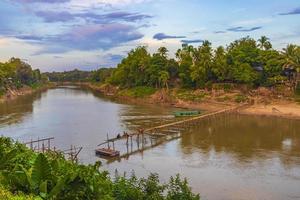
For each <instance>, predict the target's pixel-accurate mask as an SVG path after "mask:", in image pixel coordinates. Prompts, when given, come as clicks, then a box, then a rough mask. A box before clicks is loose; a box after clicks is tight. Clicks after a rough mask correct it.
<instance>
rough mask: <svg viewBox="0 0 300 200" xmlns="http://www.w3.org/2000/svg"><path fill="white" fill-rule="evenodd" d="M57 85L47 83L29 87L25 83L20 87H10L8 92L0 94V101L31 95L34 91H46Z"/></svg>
mask: <svg viewBox="0 0 300 200" xmlns="http://www.w3.org/2000/svg"><path fill="white" fill-rule="evenodd" d="M55 86H56V84H55V83H47V84H41V85H37V86H35V87H29V86H26V85H25V86H23V87H22V88H19V89H16V88H8V89H7V92H6V93H5V94H4V95H2V96H0V103H3V102H7V101H12V100H14V99H16V98H18V97H20V96H24V95H30V94H33V93H34V92H40V91H44V90H47V89H49V88H52V87H55Z"/></svg>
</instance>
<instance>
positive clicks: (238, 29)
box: [227, 26, 262, 32]
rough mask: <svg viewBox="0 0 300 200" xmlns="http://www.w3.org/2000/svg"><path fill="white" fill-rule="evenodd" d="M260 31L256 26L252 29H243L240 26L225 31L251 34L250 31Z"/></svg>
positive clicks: (259, 27)
mask: <svg viewBox="0 0 300 200" xmlns="http://www.w3.org/2000/svg"><path fill="white" fill-rule="evenodd" d="M259 29H262V27H261V26H256V27H252V28H245V27H242V26H238V27H233V28H229V29H227V31H231V32H252V31H256V30H259Z"/></svg>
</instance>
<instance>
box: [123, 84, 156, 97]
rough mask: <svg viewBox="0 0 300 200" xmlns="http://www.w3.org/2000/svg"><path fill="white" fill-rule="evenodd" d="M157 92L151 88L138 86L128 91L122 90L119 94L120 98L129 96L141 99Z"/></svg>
mask: <svg viewBox="0 0 300 200" xmlns="http://www.w3.org/2000/svg"><path fill="white" fill-rule="evenodd" d="M156 91H157V90H156V89H155V88H152V87H146V86H138V87H134V88H130V89H124V90H122V91H120V92H119V94H120V95H122V96H129V97H135V98H143V97H147V96H150V95H152V94H154V93H155V92H156Z"/></svg>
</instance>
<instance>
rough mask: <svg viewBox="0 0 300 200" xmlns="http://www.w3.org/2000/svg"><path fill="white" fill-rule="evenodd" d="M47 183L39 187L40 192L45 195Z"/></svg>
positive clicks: (44, 182)
mask: <svg viewBox="0 0 300 200" xmlns="http://www.w3.org/2000/svg"><path fill="white" fill-rule="evenodd" d="M47 183H48V181H43V182H42V183H41V185H40V192H41V193H45V194H47Z"/></svg>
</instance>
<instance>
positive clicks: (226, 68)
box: [92, 36, 300, 88]
mask: <svg viewBox="0 0 300 200" xmlns="http://www.w3.org/2000/svg"><path fill="white" fill-rule="evenodd" d="M175 57H176V59H173V58H169V56H168V50H167V48H165V47H160V48H159V49H158V51H157V52H156V53H154V54H150V53H149V52H148V51H147V48H146V47H144V46H140V47H137V48H136V49H133V50H132V51H130V52H129V53H128V56H127V57H126V58H124V59H123V60H122V61H121V63H120V64H118V66H117V68H116V69H99V70H98V71H95V72H93V76H92V80H93V81H97V82H106V83H110V84H114V85H119V86H122V87H129V88H130V87H136V86H150V87H156V88H161V87H166V88H168V87H185V88H205V87H209V86H210V85H211V84H212V83H236V84H247V85H250V86H254V87H255V86H273V85H276V84H279V83H284V82H287V81H288V82H291V83H293V84H295V81H296V75H297V72H300V46H297V45H293V44H289V45H287V47H286V48H284V49H282V51H278V50H275V49H273V47H272V44H271V42H270V40H269V38H267V37H265V36H263V37H261V38H260V39H259V40H258V41H256V40H254V39H252V38H250V37H245V38H242V39H239V40H236V41H234V42H232V43H230V44H229V45H228V46H227V47H223V46H219V47H217V48H215V49H214V48H213V47H212V44H211V43H210V42H209V41H204V42H203V43H202V44H201V45H200V46H199V47H194V46H191V45H187V44H184V45H182V48H181V49H178V51H177V52H176V55H175Z"/></svg>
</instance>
